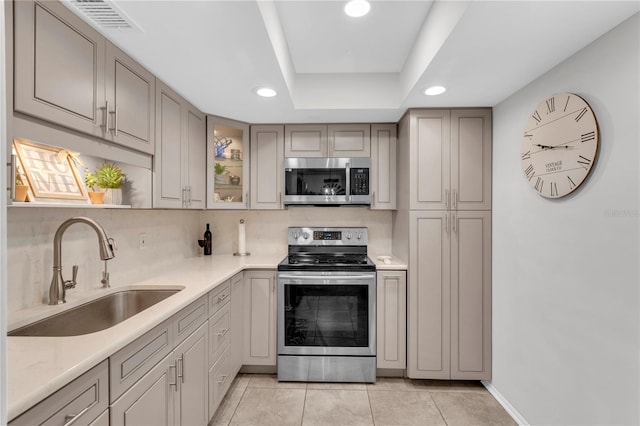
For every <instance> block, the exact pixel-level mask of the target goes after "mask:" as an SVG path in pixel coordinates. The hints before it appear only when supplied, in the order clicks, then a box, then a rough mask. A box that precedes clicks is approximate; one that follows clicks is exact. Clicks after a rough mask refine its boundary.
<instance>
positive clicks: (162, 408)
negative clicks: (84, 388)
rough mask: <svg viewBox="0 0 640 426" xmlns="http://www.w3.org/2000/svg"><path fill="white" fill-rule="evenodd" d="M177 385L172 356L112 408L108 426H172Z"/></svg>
mask: <svg viewBox="0 0 640 426" xmlns="http://www.w3.org/2000/svg"><path fill="white" fill-rule="evenodd" d="M176 383H177V377H176V365H175V360H174V358H173V353H171V354H169V355H167V356H166V357H165V358H164V359H162V360H161V361H160V362H159V363H158V364H157V365H156V366H155V367H154V368H153V369H152V370H151V371H149V373H147V374H146V375H145V376H144V377H143V378H142V379H140V381H138V382H137V383H136V384H135V385H133V386H132V387H131V388H129V390H128V391H127V392H125V393H124V395H122V397H120V399H118V400H117V401H116V402H115V403H113V404H112V405H111V426H137V425H154V426H172V425H173V424H175V423H174V420H175V419H174V404H175V394H176Z"/></svg>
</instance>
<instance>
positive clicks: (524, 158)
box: [522, 151, 531, 161]
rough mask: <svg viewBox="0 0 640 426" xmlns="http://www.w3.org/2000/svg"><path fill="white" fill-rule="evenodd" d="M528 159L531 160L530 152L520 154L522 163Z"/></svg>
mask: <svg viewBox="0 0 640 426" xmlns="http://www.w3.org/2000/svg"><path fill="white" fill-rule="evenodd" d="M529 158H531V151H527V152H525V153H523V154H522V161H524V160H528V159H529Z"/></svg>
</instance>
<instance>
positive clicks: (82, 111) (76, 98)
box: [14, 1, 107, 137]
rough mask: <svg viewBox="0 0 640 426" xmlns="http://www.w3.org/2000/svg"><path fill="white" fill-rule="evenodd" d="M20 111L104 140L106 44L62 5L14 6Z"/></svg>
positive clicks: (17, 107) (23, 3) (19, 3)
mask: <svg viewBox="0 0 640 426" xmlns="http://www.w3.org/2000/svg"><path fill="white" fill-rule="evenodd" d="M14 8H15V11H14V14H15V74H14V76H15V77H14V78H15V81H14V87H15V104H14V108H15V110H16V111H20V112H23V113H25V114H29V115H33V116H35V117H38V118H41V119H44V120H47V121H50V122H53V123H56V124H59V125H61V126H65V127H69V128H72V129H75V130H79V131H81V132H84V133H88V134H91V135H94V136H98V137H103V136H104V135H105V129H106V125H105V123H106V119H107V111H106V109H105V99H104V96H105V93H104V69H105V67H104V61H105V39H104V38H103V37H102V36H101V35H100V34H98V33H97V32H96V31H94V30H93V29H92V28H91V27H90V26H89V25H87V24H85V23H84V22H83V21H82V20H81V19H80V18H78V17H77V16H75V15H74V14H73V13H72V12H71V11H69V10H68V9H67V8H65V7H64V6H62V4H60V3H58V2H42V3H40V2H33V1H17V2H14Z"/></svg>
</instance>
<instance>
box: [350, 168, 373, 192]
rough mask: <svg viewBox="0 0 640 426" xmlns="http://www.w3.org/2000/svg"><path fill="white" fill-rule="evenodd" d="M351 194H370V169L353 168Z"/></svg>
mask: <svg viewBox="0 0 640 426" xmlns="http://www.w3.org/2000/svg"><path fill="white" fill-rule="evenodd" d="M350 177H351V195H369V169H368V168H355V167H354V168H352V169H351V176H350Z"/></svg>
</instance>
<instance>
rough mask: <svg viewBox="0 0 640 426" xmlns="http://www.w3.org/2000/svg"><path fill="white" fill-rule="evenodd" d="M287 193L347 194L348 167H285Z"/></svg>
mask: <svg viewBox="0 0 640 426" xmlns="http://www.w3.org/2000/svg"><path fill="white" fill-rule="evenodd" d="M284 174H285V195H346V191H347V171H346V169H324V168H318V169H312V168H304V169H285V173H284Z"/></svg>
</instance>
